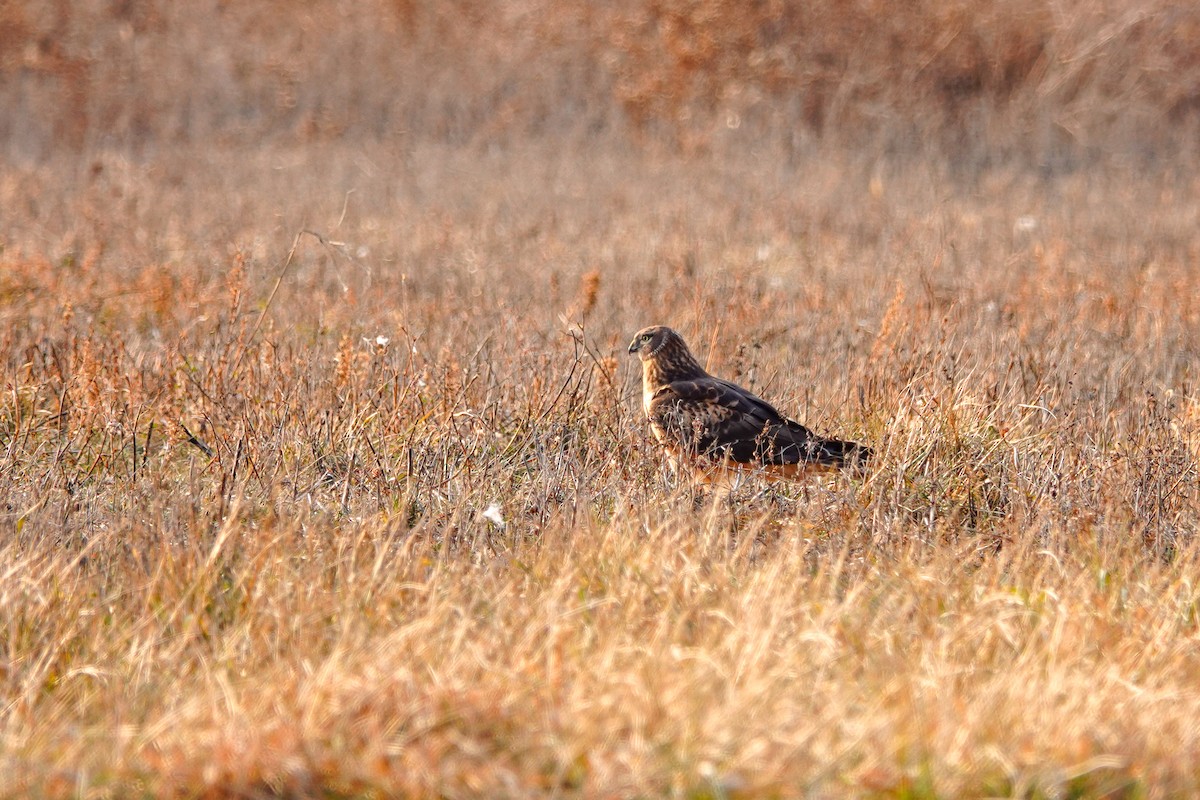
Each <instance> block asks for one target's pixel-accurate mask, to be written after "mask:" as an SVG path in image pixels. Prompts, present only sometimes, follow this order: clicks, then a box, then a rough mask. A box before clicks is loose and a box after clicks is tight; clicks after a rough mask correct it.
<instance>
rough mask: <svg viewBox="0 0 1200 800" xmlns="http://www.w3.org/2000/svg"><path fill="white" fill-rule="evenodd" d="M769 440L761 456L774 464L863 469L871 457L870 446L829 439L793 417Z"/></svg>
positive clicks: (777, 428) (778, 428) (775, 431)
mask: <svg viewBox="0 0 1200 800" xmlns="http://www.w3.org/2000/svg"><path fill="white" fill-rule="evenodd" d="M766 441H767V442H768V443H769V448H768V449H767V451H766V452H764V453H760V455H759V457H760V458H762V459H763V460H764V461H766V462H767V463H772V464H821V465H825V466H829V467H834V468H837V469H846V468H850V469H859V470H861V469H864V468H865V467H866V464H867V461H868V460H869V459H870V458H871V450H870V449H869V448H867V447H864V446H863V445H861V444H858V443H857V442H845V441H842V440H841V439H826V438H825V437H823V436H818V435H817V434H815V433H813V432H812V431H810V430H809V429H808V428H806V427H804V426H803V425H801V424H800V423H799V422H796V421H795V420H790V419H789V420H787V421H786V422H785V423H784V424H783V425H779V426H776V427H775V429H774V431H773V432H772V433H771V434H770V435H769V436H768V437H767V438H766Z"/></svg>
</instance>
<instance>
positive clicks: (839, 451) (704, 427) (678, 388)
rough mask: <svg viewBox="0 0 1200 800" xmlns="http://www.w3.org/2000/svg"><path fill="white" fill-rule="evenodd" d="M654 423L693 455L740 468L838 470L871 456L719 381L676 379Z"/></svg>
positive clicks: (659, 398)
mask: <svg viewBox="0 0 1200 800" xmlns="http://www.w3.org/2000/svg"><path fill="white" fill-rule="evenodd" d="M648 411H649V415H650V420H651V422H652V423H653V425H654V426H655V427H656V428H657V429H658V431H659V435H660V436H661V437H662V438H663V439H665V440H667V441H668V442H670V443H672V444H674V445H675V446H676V447H679V448H680V449H682V450H684V451H686V452H689V453H691V454H693V455H703V456H709V457H718V458H725V459H729V460H732V461H734V462H737V463H740V464H748V465H755V464H757V465H762V466H786V465H792V464H814V465H827V466H831V467H835V466H836V467H840V466H845V465H848V464H854V463H859V462H861V461H862V460H865V458H866V457H867V455H868V451H867V450H866V448H864V447H862V446H860V445H857V444H855V443H854V442H844V441H841V440H838V439H826V438H824V437H821V436H818V435H816V434H814V433H813V432H812V431H810V430H809V429H808V428H805V427H804V426H803V425H801V424H800V423H798V422H796V421H795V420H790V419H787V418H786V417H784V416H783V415H782V414H780V413H779V412H778V411H776V410H775V408H774V407H773V406H771V405H770V404H769V403H767V402H766V401H765V400H763V399H762V398H760V397H757V396H756V395H754V394H751V393H750V392H748V391H746V390H745V389H743V388H741V387H740V386H738V385H736V384H733V383H730V382H728V381H723V380H720V379H719V378H712V377H704V378H698V379H695V380H686V381H675V382H673V383H669V384H667V385H665V386H663V387H661V388H660V389H659V390H658V391H657V392H655V394H654V397H653V398H652V400H651V402H650V406H649V409H648Z"/></svg>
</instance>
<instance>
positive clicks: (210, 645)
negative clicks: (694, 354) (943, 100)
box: [0, 146, 1200, 797]
mask: <svg viewBox="0 0 1200 800" xmlns="http://www.w3.org/2000/svg"><path fill="white" fill-rule="evenodd" d="M197 161H199V162H201V163H203V165H204V169H202V170H199V169H196V168H195V167H194V164H195V163H196V162H197ZM779 163H780V162H779V161H778V160H776V159H775V158H761V159H755V158H753V157H745V158H744V159H743V160H742V161H740V162H736V163H734V162H728V161H726V162H722V163H721V164H711V163H710V164H707V165H705V164H702V163H701V162H697V161H695V160H692V159H686V160H675V159H644V160H642V161H635V160H632V159H631V158H630V156H629V154H628V153H627V152H626V151H624V150H623V149H616V150H612V151H603V150H600V151H595V152H593V153H591V158H589V160H587V161H586V162H582V161H580V160H578V159H576V158H573V157H569V156H566V155H559V156H555V155H554V154H553V153H550V152H548V151H546V150H543V149H540V148H537V147H534V148H532V149H530V150H528V151H521V150H518V149H512V150H508V151H505V152H502V153H494V154H492V155H488V154H480V153H478V152H473V151H464V150H461V149H456V148H445V147H443V148H437V147H433V146H430V147H428V148H427V149H424V150H421V151H419V152H415V153H410V154H400V155H397V154H396V153H395V152H394V150H392V149H389V148H374V149H372V148H362V147H349V148H327V149H325V150H323V151H320V152H314V151H312V150H307V149H305V150H297V151H285V150H271V151H266V152H263V153H260V154H257V155H255V154H251V153H248V152H246V151H239V152H236V153H225V154H221V153H218V152H215V151H211V150H200V151H196V152H194V153H190V154H187V155H186V157H183V158H182V159H181V160H175V159H174V158H168V157H164V158H162V159H157V160H155V161H153V162H151V163H150V164H149V169H138V168H134V165H132V164H130V163H129V162H127V161H124V160H122V159H121V158H118V157H115V156H107V157H103V158H100V159H99V160H97V161H96V163H95V164H94V165H92V166H91V167H89V168H87V169H78V168H76V167H75V166H72V165H71V163H70V162H61V163H55V164H51V165H45V166H41V167H37V168H29V169H25V170H23V171H22V170H17V169H14V170H11V171H10V172H9V173H8V174H7V175H6V177H5V180H4V184H3V186H2V187H0V203H2V204H3V206H4V207H5V208H6V209H15V211H14V212H12V213H14V214H16V215H18V216H15V217H9V218H8V227H7V228H6V230H5V231H4V233H3V235H4V237H5V249H4V254H3V258H4V264H3V272H2V273H0V274H2V275H3V283H2V284H0V295H2V296H3V298H4V303H3V312H2V313H3V316H4V323H5V324H4V326H3V330H4V332H5V333H4V339H3V348H2V352H3V354H4V374H5V376H6V377H5V387H4V400H3V405H2V406H0V408H2V411H0V420H2V422H0V430H2V432H3V440H2V441H3V447H4V455H3V462H2V467H0V469H2V471H3V476H4V480H3V482H0V493H2V502H3V508H4V509H5V511H4V516H3V520H4V523H3V524H4V528H5V534H4V544H3V552H4V556H3V559H2V560H0V563H3V565H4V569H3V577H2V578H0V606H2V607H3V609H4V614H3V617H4V620H5V623H4V627H3V630H2V633H0V643H2V647H3V651H2V652H3V654H2V656H0V659H2V664H3V672H2V673H0V675H2V677H3V682H2V684H0V685H2V686H3V695H4V698H5V703H4V706H3V709H4V710H3V713H2V714H0V736H2V739H3V742H4V747H3V756H2V757H3V760H4V766H5V769H3V770H0V774H3V775H4V778H3V782H2V784H0V790H2V792H3V793H4V794H6V795H8V796H29V795H33V796H49V797H57V796H77V795H82V796H125V795H129V794H142V793H144V794H148V795H153V796H197V795H204V796H234V795H237V796H273V795H287V796H370V795H372V794H373V793H379V792H382V793H388V794H401V795H412V796H426V795H445V796H468V795H471V796H477V795H486V796H529V795H572V796H589V797H590V796H657V795H672V796H687V797H720V796H745V797H758V796H796V795H798V794H807V795H812V796H846V795H852V796H897V797H900V796H903V797H913V796H916V797H932V796H982V795H993V796H994V795H1001V796H1034V797H1043V796H1044V797H1054V796H1102V795H1104V796H1127V797H1134V796H1167V795H1179V794H1187V793H1190V792H1193V791H1195V790H1196V788H1197V784H1196V776H1195V771H1194V767H1193V765H1194V763H1195V758H1196V755H1197V752H1198V750H1200V747H1198V742H1197V740H1196V736H1195V726H1194V725H1193V723H1192V721H1193V720H1194V719H1195V717H1196V713H1197V710H1198V709H1197V703H1198V700H1200V694H1198V693H1197V691H1196V689H1195V686H1196V685H1197V680H1196V679H1197V669H1198V665H1197V660H1196V653H1197V652H1198V651H1197V648H1196V641H1197V616H1196V608H1197V605H1196V604H1197V594H1196V592H1197V589H1196V586H1197V580H1196V576H1197V574H1198V572H1197V565H1196V549H1195V544H1194V531H1195V529H1196V521H1197V520H1196V504H1195V500H1196V472H1195V465H1196V457H1197V451H1196V448H1197V441H1200V439H1198V438H1197V437H1198V435H1200V433H1198V431H1200V428H1198V426H1197V419H1198V418H1200V417H1198V416H1197V412H1196V402H1195V400H1194V399H1193V396H1192V393H1193V391H1194V387H1193V383H1194V374H1193V370H1194V367H1193V365H1194V364H1195V363H1196V355H1197V340H1196V335H1195V331H1196V326H1197V322H1198V320H1197V315H1198V314H1200V308H1198V307H1197V306H1196V303H1195V301H1194V300H1193V299H1192V298H1195V297H1197V296H1198V289H1200V287H1197V285H1196V282H1197V276H1196V273H1195V270H1194V269H1193V268H1192V263H1193V260H1194V254H1195V252H1196V249H1197V246H1198V245H1197V240H1196V234H1195V231H1196V230H1197V228H1196V226H1195V220H1196V215H1197V211H1198V209H1200V205H1198V202H1197V193H1196V191H1195V184H1194V182H1193V181H1190V180H1189V179H1187V178H1185V177H1182V176H1180V175H1166V176H1147V175H1137V174H1134V173H1126V174H1116V173H1114V174H1099V173H1087V174H1079V175H1075V176H1065V177H1059V178H1056V179H1053V180H1051V181H1046V180H1045V179H1044V178H1042V177H1038V176H1035V175H1030V174H1027V173H1023V172H1012V171H992V172H988V173H987V174H986V175H985V176H984V178H983V180H982V182H980V183H972V182H964V181H962V180H961V179H960V178H955V177H953V175H952V173H951V172H950V171H947V170H945V169H942V168H940V167H937V166H936V165H930V164H924V165H919V166H913V165H909V166H904V167H886V166H881V165H880V164H879V163H864V162H863V161H862V159H861V158H860V157H857V156H847V155H845V154H844V153H843V155H842V156H837V155H835V154H832V153H831V154H827V155H826V157H823V158H822V159H820V160H815V161H813V162H810V163H805V164H803V165H802V166H800V167H798V168H797V170H796V171H795V172H790V171H789V170H787V169H786V168H784V169H781V168H780V166H779ZM305 230H310V231H312V234H308V233H303V232H302V231H305ZM318 235H319V237H320V238H318ZM277 283H278V286H277V287H276V284H277ZM651 321H667V322H670V323H672V324H674V325H676V326H678V327H679V328H680V329H681V330H682V331H683V332H684V333H685V334H686V335H688V336H689V338H690V339H691V340H692V341H693V343H694V344H695V345H696V347H697V350H698V352H699V353H700V354H701V356H702V358H704V359H706V360H707V361H708V363H709V365H710V367H711V368H712V369H713V370H714V371H717V372H719V373H720V374H722V375H727V376H730V377H733V378H736V379H737V380H739V381H741V382H743V383H746V384H748V385H750V386H752V387H753V388H755V389H756V390H758V391H760V392H762V393H764V394H766V395H767V396H768V397H770V398H772V399H773V400H775V401H776V402H778V403H779V404H780V405H781V406H783V407H784V408H785V409H787V410H788V411H790V412H792V413H794V414H796V415H798V416H800V417H801V418H802V419H804V420H805V421H807V422H809V423H810V424H812V425H814V426H815V427H817V428H819V429H820V430H822V431H827V432H830V433H835V434H838V435H844V436H849V437H855V438H859V439H862V440H865V441H868V442H870V443H871V445H872V446H873V447H874V448H875V449H876V451H877V453H878V460H877V461H876V462H875V465H874V467H873V469H872V471H871V473H870V475H869V476H867V477H866V478H865V479H864V480H855V479H850V478H841V479H834V480H832V481H827V482H818V483H813V484H808V485H805V486H800V487H794V488H785V489H782V490H780V491H777V492H775V493H772V494H768V495H758V494H756V491H757V488H758V487H753V486H752V487H749V488H748V489H747V490H746V491H745V492H743V493H741V494H739V495H738V496H736V497H735V498H734V505H733V507H732V508H726V507H723V506H717V507H713V506H711V505H706V504H703V503H702V504H700V506H695V505H694V504H693V501H692V497H691V494H690V492H689V491H688V490H687V487H680V486H677V485H676V484H675V482H674V481H673V480H672V479H671V477H670V475H669V474H668V473H667V472H665V471H664V467H663V464H662V459H661V457H660V456H659V455H658V453H656V451H655V450H654V448H653V447H652V446H651V445H650V444H649V443H648V442H647V438H646V432H645V430H644V429H643V427H642V425H641V423H640V422H639V420H638V417H637V399H636V398H637V391H638V387H637V383H636V381H637V374H636V370H635V369H634V368H633V365H631V364H629V363H628V360H627V357H625V356H624V354H623V350H624V345H625V343H626V339H627V337H628V335H629V334H630V332H631V331H633V330H635V329H636V328H637V327H639V326H640V325H642V324H645V323H648V322H651ZM380 337H382V338H380Z"/></svg>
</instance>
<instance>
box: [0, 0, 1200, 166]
mask: <svg viewBox="0 0 1200 800" xmlns="http://www.w3.org/2000/svg"><path fill="white" fill-rule="evenodd" d="M1198 119H1200V6H1197V5H1196V4H1192V3H1178V2H1171V1H1170V0H1133V1H1132V2H1128V1H1124V0H1061V1H1060V2H1051V1H1050V0H999V1H998V2H980V0H949V2H943V1H942V0H906V1H905V2H890V1H886V2H885V0H820V1H819V2H804V3H801V2H794V3H793V2H782V0H750V1H747V0H617V1H616V2H611V3H596V4H592V3H562V2H554V1H553V0H510V1H509V2H487V1H486V0H433V1H431V2H417V1H416V0H356V1H355V2H350V1H349V0H309V1H308V2H302V3H283V2H278V1H277V0H241V1H240V2H220V1H219V0H195V1H194V2H187V3H177V2H168V1H167V0H4V2H0V155H3V156H4V157H5V158H6V159H8V160H10V161H14V160H15V161H19V162H22V163H26V164H28V163H30V162H38V161H41V160H45V159H48V158H52V157H54V156H55V155H58V154H63V153H89V152H94V151H98V150H103V151H108V152H118V153H121V154H123V155H126V156H129V157H134V158H138V157H142V156H152V155H153V154H154V153H155V151H158V150H161V149H164V148H177V147H180V146H182V145H202V146H218V147H232V148H236V147H239V146H243V145H250V146H254V147H259V146H262V145H263V144H271V145H281V146H287V145H292V144H309V143H313V142H328V141H339V142H352V143H356V142H389V143H400V144H403V143H410V144H411V143H418V142H422V141H437V142H441V143H449V144H453V145H461V146H465V147H482V148H485V149H486V148H497V147H501V148H502V147H505V146H507V145H510V144H512V143H514V142H518V141H520V142H522V143H527V142H529V141H536V142H540V143H548V144H551V145H553V146H555V147H558V146H562V147H564V148H568V149H575V148H579V147H587V146H589V145H590V144H591V143H593V142H604V143H606V144H607V145H609V146H617V147H621V148H624V147H629V148H652V149H655V150H659V149H661V150H662V151H664V152H672V153H681V154H685V155H704V154H711V153H721V152H725V151H727V150H729V149H731V148H732V149H742V148H748V147H770V148H772V150H773V151H776V152H778V153H780V154H781V155H782V156H783V157H784V158H786V157H788V156H794V155H795V154H796V153H799V152H802V151H804V150H805V149H806V148H810V147H813V146H814V145H819V144H830V143H833V144H835V145H838V146H842V145H844V146H847V147H852V148H855V149H858V150H860V151H863V152H868V153H874V154H877V155H881V156H889V157H892V156H894V157H900V158H903V157H907V156H909V155H915V156H921V155H924V154H929V153H939V154H948V155H949V156H951V157H952V158H953V159H954V160H956V161H957V162H958V163H960V164H963V165H967V166H970V165H981V166H982V165H988V164H992V163H994V162H996V161H997V160H1001V161H1005V162H1014V161H1016V162H1019V163H1026V164H1029V165H1031V166H1034V167H1037V168H1039V169H1043V170H1044V169H1051V170H1061V169H1073V168H1076V167H1078V166H1079V165H1081V164H1088V163H1094V162H1095V161H1096V160H1097V159H1105V158H1118V159H1133V160H1135V161H1136V162H1138V163H1152V162H1156V161H1161V160H1163V159H1169V160H1171V161H1172V162H1177V161H1178V159H1179V157H1180V156H1187V157H1189V158H1190V157H1191V156H1192V155H1194V153H1195V150H1196V145H1197V135H1196V134H1197V120H1198Z"/></svg>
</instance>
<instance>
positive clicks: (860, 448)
mask: <svg viewBox="0 0 1200 800" xmlns="http://www.w3.org/2000/svg"><path fill="white" fill-rule="evenodd" d="M813 441H814V444H815V445H816V453H817V457H816V459H814V460H816V461H819V462H821V463H822V464H829V465H830V466H833V467H837V468H839V469H856V470H863V469H866V467H867V462H868V461H870V460H871V456H872V453H871V449H870V448H869V447H866V446H864V445H861V444H859V443H858V442H844V441H842V440H841V439H822V438H820V437H814V438H813Z"/></svg>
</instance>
